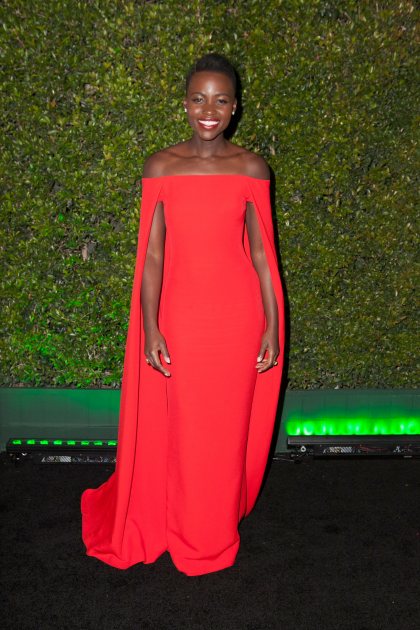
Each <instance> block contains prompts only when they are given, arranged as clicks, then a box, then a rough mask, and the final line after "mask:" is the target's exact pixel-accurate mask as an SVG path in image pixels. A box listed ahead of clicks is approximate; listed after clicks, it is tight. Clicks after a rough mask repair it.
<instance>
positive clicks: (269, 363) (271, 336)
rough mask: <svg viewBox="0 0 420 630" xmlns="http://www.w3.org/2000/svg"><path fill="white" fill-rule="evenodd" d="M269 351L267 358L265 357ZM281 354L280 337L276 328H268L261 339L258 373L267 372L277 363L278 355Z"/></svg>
mask: <svg viewBox="0 0 420 630" xmlns="http://www.w3.org/2000/svg"><path fill="white" fill-rule="evenodd" d="M266 351H267V358H266V359H263V357H264V354H265V352H266ZM279 354H280V347H279V337H278V332H277V331H276V330H271V329H267V330H266V331H265V332H264V334H263V336H262V339H261V347H260V351H259V353H258V358H257V365H256V366H255V367H256V368H257V369H258V373H260V372H265V371H266V370H269V369H270V368H271V367H273V366H275V365H277V362H276V361H277V357H278V356H279Z"/></svg>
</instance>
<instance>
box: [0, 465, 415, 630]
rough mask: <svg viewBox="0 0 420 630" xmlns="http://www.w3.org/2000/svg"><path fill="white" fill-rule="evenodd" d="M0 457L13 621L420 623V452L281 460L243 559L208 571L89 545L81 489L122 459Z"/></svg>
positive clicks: (248, 629) (246, 532)
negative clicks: (122, 560) (108, 556)
mask: <svg viewBox="0 0 420 630" xmlns="http://www.w3.org/2000/svg"><path fill="white" fill-rule="evenodd" d="M0 462H1V513H2V517H3V518H2V533H1V543H2V551H1V565H2V599H3V600H4V603H3V604H2V608H1V612H0V623H1V625H2V627H3V628H5V629H6V628H7V629H8V628H14V629H16V630H20V629H22V630H24V629H32V628H33V629H36V630H49V629H50V628H58V629H60V630H61V629H67V628H69V629H70V628H71V629H79V628H80V629H83V630H90V629H92V630H93V629H95V630H96V629H101V630H102V629H105V630H108V629H109V630H114V629H115V630H117V629H120V628H121V629H124V630H136V629H140V630H143V629H145V630H146V629H153V630H154V629H157V630H166V629H178V628H182V629H185V630H187V629H188V630H189V629H190V628H191V629H197V630H198V629H200V630H202V629H214V630H225V629H227V630H230V629H232V630H236V629H238V630H239V629H240V630H267V629H270V628H275V629H276V630H277V629H279V630H283V629H284V630H286V629H287V630H289V629H291V630H317V629H321V630H330V629H331V630H332V629H334V630H336V629H337V630H338V629H340V630H341V629H343V630H347V629H352V630H382V629H384V630H387V629H390V628H392V629H393V630H411V629H413V630H414V629H416V630H417V629H418V628H420V574H419V567H420V563H419V560H420V476H419V473H420V461H419V460H403V459H362V458H361V459H330V460H329V459H314V460H312V459H310V458H308V459H306V460H304V461H302V462H301V463H298V464H296V463H294V462H292V461H290V460H288V459H284V460H280V461H273V462H272V463H271V469H270V472H269V475H268V477H267V481H266V483H265V486H264V488H263V492H262V494H261V497H260V499H259V501H258V503H257V506H256V507H255V509H254V511H253V512H252V514H251V515H250V516H249V517H248V518H247V519H246V520H244V521H243V522H242V523H241V526H240V534H241V547H240V550H239V554H238V556H237V560H236V564H235V566H233V567H231V568H229V569H225V570H223V571H220V572H216V573H212V574H208V575H204V576H199V577H188V576H186V575H184V574H182V573H179V572H178V571H177V569H176V568H175V566H174V565H173V564H172V561H171V558H170V556H169V554H168V553H165V554H164V555H163V556H161V557H160V558H159V559H158V561H157V562H156V563H154V564H150V565H144V564H138V565H135V566H133V567H131V568H130V569H127V570H126V571H121V570H118V569H114V568H112V567H110V566H107V565H105V564H103V563H102V562H100V561H99V560H97V559H95V558H91V557H88V556H86V555H85V554H84V546H83V543H82V540H81V537H80V512H79V505H80V494H81V493H82V491H83V490H84V489H85V488H88V487H92V488H93V487H97V486H98V485H99V484H100V483H102V482H103V481H105V479H107V477H108V476H109V475H110V474H111V472H112V470H113V468H112V466H109V465H108V466H103V465H93V464H90V465H77V464H35V463H33V462H30V461H27V462H25V463H24V464H22V465H19V466H18V467H15V466H14V465H12V464H11V463H10V461H9V459H8V457H6V455H5V453H2V455H1V457H0ZM209 517H210V518H211V515H209Z"/></svg>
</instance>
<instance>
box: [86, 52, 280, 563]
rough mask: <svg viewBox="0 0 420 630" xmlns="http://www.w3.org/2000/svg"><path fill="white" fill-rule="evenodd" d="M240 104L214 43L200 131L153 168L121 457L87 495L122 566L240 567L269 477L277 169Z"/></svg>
mask: <svg viewBox="0 0 420 630" xmlns="http://www.w3.org/2000/svg"><path fill="white" fill-rule="evenodd" d="M236 108H237V98H236V74H235V70H234V68H233V67H232V65H231V64H230V63H229V61H228V60H227V59H226V58H225V57H223V56H222V55H218V54H208V55H205V56H204V57H202V58H201V59H199V60H198V61H197V62H196V63H195V64H194V66H193V67H192V69H191V70H190V72H189V73H188V76H187V80H186V95H185V100H184V110H185V112H186V114H187V117H188V122H189V124H190V125H191V127H192V129H193V135H192V137H191V138H190V139H189V140H187V141H185V142H180V143H178V144H176V145H174V146H170V147H168V148H166V149H164V150H162V151H159V152H157V153H155V154H154V155H152V156H150V157H149V158H148V159H147V160H146V163H145V165H144V172H143V179H142V185H143V196H142V205H141V220H140V232H139V239H138V246H137V258H136V268H135V272H134V282H133V291H132V297H131V309H130V321H129V329H128V335H127V342H126V351H125V358H124V372H123V382H122V390H121V407H120V422H119V429H118V450H117V463H116V469H115V472H114V473H113V474H112V475H111V477H110V478H109V479H108V480H107V481H106V482H105V483H104V484H102V485H101V486H100V487H99V488H96V489H87V490H85V492H84V493H83V495H82V503H81V508H82V514H83V523H82V537H83V541H84V543H85V545H86V548H87V555H91V556H95V557H96V558H98V559H100V560H102V561H103V562H106V563H108V564H110V565H112V566H114V567H117V568H120V569H126V568H128V567H129V566H131V565H133V564H135V563H137V562H144V563H151V562H154V561H155V560H156V559H157V558H158V557H159V556H160V555H161V554H162V553H163V552H164V551H169V553H170V555H171V558H172V560H173V562H174V564H175V566H176V567H177V568H178V569H179V570H180V571H182V572H183V573H185V574H186V575H201V574H204V573H210V572H213V571H219V570H221V569H224V568H226V567H229V566H231V565H232V564H233V563H234V562H235V558H236V555H237V552H238V549H239V541H240V538H239V533H238V525H239V522H240V521H241V519H242V518H243V517H244V516H246V515H247V514H249V512H250V511H251V509H252V508H253V506H254V504H255V501H256V498H257V495H258V492H259V489H260V486H261V481H262V477H263V473H264V469H265V465H266V461H267V455H268V450H269V445H270V441H271V437H272V430H273V424H274V419H275V412H276V407H277V402H278V395H279V388H280V379H281V369H282V365H283V356H284V307H283V293H282V287H281V281H280V277H279V272H278V268H277V260H276V253H275V247H274V234H273V224H272V218H271V209H270V191H269V189H270V179H269V169H268V166H267V164H266V162H265V161H264V159H263V158H262V157H260V156H258V155H255V154H254V153H252V152H250V151H248V150H246V149H244V148H241V147H239V146H236V145H235V144H233V143H231V142H230V141H229V140H227V139H226V137H225V135H224V131H225V130H226V128H227V127H228V126H229V123H230V122H231V117H232V116H233V115H235V111H236ZM280 342H281V344H280Z"/></svg>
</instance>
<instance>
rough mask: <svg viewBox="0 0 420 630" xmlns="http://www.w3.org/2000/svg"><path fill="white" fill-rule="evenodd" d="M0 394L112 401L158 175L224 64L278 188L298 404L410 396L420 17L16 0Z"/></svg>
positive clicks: (384, 9) (6, 67) (10, 48)
mask: <svg viewBox="0 0 420 630" xmlns="http://www.w3.org/2000/svg"><path fill="white" fill-rule="evenodd" d="M2 13H3V15H2V30H1V35H0V37H1V56H2V67H3V71H2V77H1V82H2V88H3V89H2V95H1V117H2V124H1V129H2V147H3V151H2V154H1V157H0V169H1V178H2V182H3V190H2V205H1V226H0V231H1V233H0V239H1V243H2V245H1V247H2V276H1V291H2V298H3V304H2V316H3V321H4V325H3V334H2V340H1V344H2V355H3V356H2V366H3V374H2V377H1V379H2V380H1V384H2V385H21V386H25V385H29V386H73V387H119V385H120V382H121V376H122V366H123V357H124V345H125V337H126V332H127V323H128V313H129V302H130V295H131V286H132V278H133V272H134V262H135V253H136V242H137V232H138V222H139V206H140V195H141V191H140V188H139V183H140V178H141V174H142V166H143V162H144V160H145V158H146V157H147V156H148V155H150V154H151V153H153V152H154V151H156V150H158V149H161V148H163V147H165V146H168V145H170V144H174V143H176V142H179V141H180V140H182V139H187V138H188V137H190V128H189V127H188V125H187V123H186V121H185V117H184V116H185V115H184V112H183V107H182V98H183V90H184V77H185V74H186V72H187V70H188V68H189V66H190V64H191V63H192V61H193V60H194V59H195V58H197V57H198V56H200V55H201V54H203V53H205V52H209V51H217V52H221V53H223V54H226V55H227V56H228V57H229V58H230V59H231V60H232V61H233V62H234V63H235V65H236V66H237V68H238V70H239V72H240V75H241V79H242V85H243V107H244V112H243V116H242V119H241V121H240V124H239V127H238V130H237V132H236V134H235V136H234V138H233V141H234V142H236V143H237V144H239V145H241V146H245V147H247V148H249V149H251V150H253V151H256V152H258V153H260V154H261V155H263V156H264V157H265V158H266V159H267V161H268V162H269V164H270V166H271V168H272V170H273V172H274V174H275V179H276V186H275V200H274V208H275V211H276V213H277V218H278V231H279V250H280V263H281V264H280V266H281V273H282V276H283V279H284V283H285V288H286V298H287V311H288V320H289V324H290V326H289V339H288V347H287V353H288V378H289V382H288V386H289V388H300V389H313V388H320V387H321V388H323V387H325V388H334V387H348V388H356V387H379V388H387V387H389V388H392V387H397V388H398V387H415V386H416V385H417V382H418V378H417V376H416V373H415V365H416V364H415V349H416V343H415V342H416V334H417V333H416V326H415V324H416V311H415V306H414V289H415V284H416V275H415V273H414V270H415V252H416V248H417V232H416V215H415V189H414V183H415V181H416V172H417V168H416V167H417V164H416V142H415V141H416V129H417V127H416V126H415V123H416V122H418V121H416V118H415V107H414V106H413V105H414V104H415V102H416V100H415V96H416V94H415V85H416V81H415V70H416V67H415V59H416V52H417V50H416V45H415V42H416V40H415V24H416V12H415V5H414V2H412V1H409V0H401V1H400V2H392V1H388V2H379V3H378V2H369V1H368V0H364V1H363V0H362V1H356V0H347V1H339V0H335V1H334V0H314V1H308V2H304V1H303V0H284V1H280V0H267V1H266V2H257V1H256V0H255V1H251V0H250V1H247V2H236V1H234V0H228V1H227V2H219V1H217V0H208V1H207V2H201V1H199V0H193V1H192V2H188V3H186V2H179V1H178V0H169V1H168V2H152V1H146V0H144V1H140V0H138V1H131V2H129V1H124V0H121V1H108V2H101V1H99V0H92V1H89V2H82V1H80V0H55V1H54V2H52V1H48V0H47V1H45V0H42V1H41V0H32V1H31V2H25V1H24V0H8V1H7V2H6V4H5V5H3V9H2Z"/></svg>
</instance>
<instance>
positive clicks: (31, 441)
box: [8, 438, 118, 450]
mask: <svg viewBox="0 0 420 630" xmlns="http://www.w3.org/2000/svg"><path fill="white" fill-rule="evenodd" d="M8 444H9V445H10V446H11V447H17V446H22V447H29V449H30V450H42V449H41V448H39V447H48V448H54V447H59V448H61V449H62V450H69V447H70V449H71V450H74V449H78V448H81V447H83V448H89V447H90V448H98V447H102V448H111V449H115V448H116V447H117V445H118V440H65V439H61V438H50V439H47V438H11V439H10V440H9V442H8Z"/></svg>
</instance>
